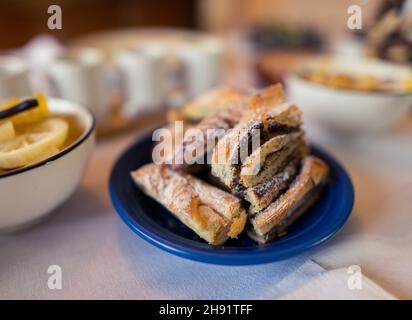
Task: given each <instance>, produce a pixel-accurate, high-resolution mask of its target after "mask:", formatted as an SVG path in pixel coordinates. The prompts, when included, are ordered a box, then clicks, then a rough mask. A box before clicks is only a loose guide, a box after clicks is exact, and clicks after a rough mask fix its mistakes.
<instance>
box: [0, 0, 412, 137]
mask: <svg viewBox="0 0 412 320" xmlns="http://www.w3.org/2000/svg"><path fill="white" fill-rule="evenodd" d="M51 5H58V6H59V7H60V8H61V11H62V17H61V18H62V21H61V22H62V28H61V29H54V30H50V29H49V27H48V19H49V18H50V16H51V15H52V13H50V12H48V8H49V6H51ZM354 6H355V8H354ZM411 8H412V5H411V1H410V0H373V1H372V0H340V1H328V0H312V1H305V0H253V1H252V0H225V1H218V0H197V1H196V0H192V1H191V0H181V1H176V2H173V3H171V2H170V1H166V0H151V1H139V0H122V1H119V0H90V1H80V0H70V1H68V0H66V1H65V0H58V1H57V0H56V1H46V0H37V1H29V0H19V1H12V0H3V1H1V3H0V17H1V19H0V53H1V54H2V56H4V55H13V56H15V57H17V58H19V59H21V60H23V62H24V64H25V65H26V66H27V74H26V75H27V78H28V79H29V80H28V81H29V82H30V83H29V84H25V85H24V86H20V87H19V88H17V86H16V85H15V86H14V87H13V88H12V89H10V90H9V91H8V92H7V90H5V93H4V94H2V98H5V97H7V95H12V93H13V92H14V93H13V94H14V95H27V94H28V93H30V92H33V91H42V92H45V93H46V94H48V95H51V96H58V97H62V98H65V99H68V100H74V101H77V102H79V103H81V104H82V105H84V106H86V107H88V108H89V109H91V110H93V111H94V113H95V114H96V115H97V117H98V122H99V128H100V129H101V130H100V132H106V133H108V134H111V133H113V132H117V131H121V130H123V129H124V130H127V129H129V128H130V127H134V126H136V125H137V126H138V125H140V124H138V122H137V121H136V119H137V118H139V117H140V116H141V115H142V114H147V113H151V114H161V113H162V114H164V113H163V111H165V109H178V108H179V107H180V106H182V105H184V104H185V103H186V102H187V101H188V100H190V99H193V98H194V97H196V96H198V95H200V94H202V93H204V92H206V91H208V90H210V89H212V88H213V87H217V86H219V85H226V86H235V87H239V88H243V89H244V88H247V90H251V88H258V87H263V86H266V85H269V84H272V83H276V82H282V83H284V84H286V88H287V89H288V93H290V96H291V98H293V100H294V101H296V102H298V103H299V104H301V107H302V108H303V109H304V111H305V114H307V115H308V116H313V117H312V118H314V119H316V120H317V122H318V123H320V124H321V125H322V126H323V127H328V129H332V130H333V129H338V130H339V131H342V132H343V131H346V132H351V131H352V130H353V129H356V130H355V131H358V129H359V127H362V128H363V127H365V125H364V123H362V122H360V123H359V124H357V125H353V126H348V125H346V124H342V123H340V122H342V121H341V120H339V121H337V120H336V119H333V117H335V118H336V117H337V116H336V115H335V116H333V115H329V114H328V112H330V110H331V108H329V107H328V106H329V105H330V104H331V102H330V101H331V99H332V100H334V101H344V102H342V104H345V106H344V108H345V110H346V109H347V111H345V114H343V115H342V114H340V113H339V112H337V114H339V117H342V116H344V119H345V120H344V121H346V122H352V121H353V119H357V117H358V116H359V115H358V114H356V115H355V114H351V115H349V113H351V112H352V111H350V110H349V108H347V107H346V104H347V103H350V104H356V105H358V106H359V105H365V104H367V103H366V102H365V101H366V100H367V99H372V98H377V96H376V95H375V96H373V97H372V96H371V94H372V92H375V93H376V92H380V91H385V92H387V91H393V90H395V91H402V90H408V91H410V88H411V87H412V84H411V82H412V80H411V79H412V76H411V72H410V69H405V68H410V66H411V63H412V23H411V21H412V18H411V17H412V14H411V12H412V9H411ZM353 10H355V11H356V10H359V12H355V11H353ZM356 13H357V14H359V17H356V19H355V20H356V23H358V26H357V27H356V28H355V29H354V30H351V28H350V27H348V24H350V22H349V20H350V19H351V15H354V14H356ZM353 21H354V20H353V19H352V23H353ZM352 29H353V28H352ZM325 55H328V56H329V58H330V57H333V58H335V57H340V58H342V57H345V59H348V58H352V62H353V63H352V62H351V63H349V64H348V62H342V61H339V62H338V63H335V62H333V63H332V62H330V61H329V62H327V63H324V62H319V61H318V62H317V63H315V64H314V63H313V59H314V58H315V59H318V60H319V58H320V57H322V56H325ZM365 58H368V59H370V58H374V59H375V60H376V61H374V63H375V64H373V65H370V64H369V63H367V64H365V63H363V59H365ZM311 59H312V63H309V62H308V61H310V60H311ZM2 61H3V64H5V65H7V64H9V65H10V61H9V60H4V59H3V60H2ZM305 62H307V63H306V66H305V67H304V68H302V67H300V66H302V65H303V64H304V63H305ZM355 62H356V63H355ZM389 62H390V63H395V64H396V65H399V66H401V65H402V66H403V68H404V69H402V70H401V69H399V66H396V67H395V69H396V70H397V71H395V69H393V68H392V67H391V66H389V65H388V64H387V63H389ZM13 63H16V61H14V62H13ZM376 63H378V64H376ZM382 63H385V65H383V64H382ZM326 65H327V69H328V70H329V69H330V70H333V72H328V73H327V72H325V66H326ZM0 66H1V61H0ZM360 66H362V67H361V68H360ZM366 66H369V67H366ZM397 67H398V68H397ZM365 68H366V69H365ZM0 69H1V68H0ZM298 69H299V72H298ZM361 69H362V70H363V69H365V70H363V71H360V70H361ZM79 70H81V71H79ZM330 70H329V71H330ZM348 70H350V71H351V72H352V73H353V74H350V73H348V72H347V71H348ZM0 71H1V70H0ZM6 73H7V72H6ZM297 73H298V74H299V79H293V78H291V76H292V75H293V74H295V75H296V74H297ZM0 74H1V72H0ZM26 75H20V78H21V79H23V78H24V77H25V76H26ZM395 75H396V76H395ZM3 78H5V76H4V77H3ZM302 79H303V80H306V81H307V82H308V83H309V84H312V85H313V84H315V83H316V84H318V85H319V84H321V85H324V86H325V87H333V88H341V89H345V90H348V89H350V90H355V91H358V93H359V92H360V91H361V92H364V93H365V96H364V97H363V99H364V101H360V100H359V99H358V100H351V99H352V98H353V96H350V93H349V96H350V97H349V96H348V94H345V96H344V97H343V99H344V100H342V99H340V96H339V95H342V94H344V92H340V93H337V94H338V96H336V95H333V94H332V96H328V94H331V92H327V94H325V93H323V92H321V93H320V95H316V96H313V93H312V92H309V95H307V94H306V92H307V91H308V86H307V84H308V83H306V84H304V85H303V87H301V83H300V82H299V81H298V80H302ZM0 80H1V79H0ZM5 81H6V80H3V82H5ZM7 81H9V80H7ZM21 81H23V80H21ZM9 82H10V81H9ZM28 87H30V90H27V88H28ZM309 87H310V85H309ZM24 88H25V89H24ZM315 88H317V87H315ZM318 89H319V88H318ZM16 90H17V91H16ZM309 91H310V90H309ZM346 93H348V92H346ZM346 98H350V99H349V100H346ZM308 100H309V101H312V103H308V102H307V101H308ZM371 101H372V100H371ZM376 103H378V104H382V105H386V107H387V108H389V107H390V104H393V103H396V104H402V107H399V109H400V110H402V112H401V111H398V112H396V115H397V116H396V117H395V116H392V117H389V118H391V119H392V118H394V119H393V120H392V121H383V120H382V119H383V118H388V117H387V113H388V112H389V109H388V110H386V113H385V112H381V113H380V114H379V115H375V117H376V120H374V121H375V123H376V125H375V126H374V127H376V128H377V127H379V126H381V127H385V128H389V127H391V126H392V125H393V124H394V123H395V120H399V118H400V114H405V113H406V109H407V107H405V106H404V105H406V104H408V103H409V101H406V99H404V100H403V101H395V102H394V101H392V100H390V99H389V98H388V97H386V101H383V100H382V99H380V100H379V101H377V102H376ZM334 104H335V102H334ZM368 104H369V107H362V108H364V109H365V110H368V108H370V105H371V102H370V103H368ZM319 106H321V107H319ZM336 109H338V110H339V109H341V107H340V106H336ZM376 110H378V108H376V107H375V108H374V110H373V111H372V112H373V113H377V111H376ZM333 112H335V110H334V109H333ZM138 116H139V117H138ZM169 116H170V113H169ZM180 116H181V115H180ZM176 117H177V118H179V115H176V113H173V115H172V118H173V119H175V118H176ZM367 118H368V119H369V118H370V113H368V116H367ZM395 118H396V119H395ZM369 122H370V121H369ZM378 122H379V123H380V124H381V125H378V124H377V123H378ZM387 122H390V123H387ZM366 127H368V125H367V126H366ZM106 129H107V130H106ZM335 131H336V130H335ZM366 131H368V130H366Z"/></svg>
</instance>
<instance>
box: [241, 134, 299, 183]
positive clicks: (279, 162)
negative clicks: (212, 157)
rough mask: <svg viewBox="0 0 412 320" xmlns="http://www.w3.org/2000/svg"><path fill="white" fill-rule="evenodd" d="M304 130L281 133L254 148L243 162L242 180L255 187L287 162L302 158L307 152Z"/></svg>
mask: <svg viewBox="0 0 412 320" xmlns="http://www.w3.org/2000/svg"><path fill="white" fill-rule="evenodd" d="M303 136H304V134H303V132H302V131H297V132H292V133H290V134H281V135H279V136H276V137H273V138H271V139H269V140H268V141H266V142H265V143H264V144H262V145H261V146H260V147H259V148H257V149H256V150H254V151H253V152H252V153H251V154H250V156H248V157H247V158H246V159H245V160H244V161H243V164H242V168H241V171H240V180H241V183H242V184H243V186H245V187H246V188H249V187H253V186H254V185H257V184H259V183H261V182H263V181H264V180H266V179H269V178H270V177H272V176H273V175H275V174H276V173H277V172H279V171H280V170H281V169H282V168H283V167H284V166H285V165H286V163H287V162H290V160H293V159H301V158H302V157H303V154H304V153H305V152H306V143H305V141H304V139H303Z"/></svg>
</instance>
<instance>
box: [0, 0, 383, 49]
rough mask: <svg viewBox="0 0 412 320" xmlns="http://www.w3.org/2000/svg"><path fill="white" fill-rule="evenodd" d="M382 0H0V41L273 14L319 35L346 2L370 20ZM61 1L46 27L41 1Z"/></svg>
mask: <svg viewBox="0 0 412 320" xmlns="http://www.w3.org/2000/svg"><path fill="white" fill-rule="evenodd" d="M382 2H383V1H382V0H369V1H368V0H340V1H328V0H312V1H305V0H225V1H219V0H197V1H196V0H180V1H175V2H173V4H172V3H171V2H170V1H167V0H151V1H141V0H121V1H119V0H89V1H81V0H56V1H47V0H37V1H30V0H19V1H14V0H2V1H1V3H0V16H1V21H0V47H1V48H2V49H7V48H15V47H19V46H22V45H24V44H25V43H26V42H27V41H29V40H30V39H31V38H32V37H33V36H35V35H38V34H42V33H46V34H47V33H49V34H52V35H53V36H54V37H56V38H57V39H59V40H61V41H67V40H70V39H73V38H75V37H77V36H79V35H82V34H84V33H87V32H92V31H97V30H106V29H114V28H115V29H119V28H125V27H136V26H139V27H142V26H151V27H153V26H169V27H181V28H190V29H199V30H208V31H213V32H222V31H226V30H228V29H233V28H243V27H247V26H253V25H255V24H260V23H264V22H271V21H273V20H276V21H279V22H288V23H295V24H299V25H305V26H311V27H316V28H317V29H318V30H319V31H320V32H322V33H323V34H324V35H325V36H328V37H333V36H337V35H340V34H342V33H345V32H347V31H348V30H347V27H346V21H347V16H348V14H347V8H348V6H349V5H352V4H359V5H361V6H362V9H363V20H364V23H365V25H370V24H371V22H372V21H373V19H374V17H375V16H376V14H377V10H378V8H380V7H381V5H382ZM52 4H57V5H59V6H61V8H62V10H63V12H64V17H63V19H64V22H63V23H64V27H63V29H62V30H59V31H55V30H49V29H48V28H47V24H46V23H45V22H46V19H47V7H48V6H49V5H52Z"/></svg>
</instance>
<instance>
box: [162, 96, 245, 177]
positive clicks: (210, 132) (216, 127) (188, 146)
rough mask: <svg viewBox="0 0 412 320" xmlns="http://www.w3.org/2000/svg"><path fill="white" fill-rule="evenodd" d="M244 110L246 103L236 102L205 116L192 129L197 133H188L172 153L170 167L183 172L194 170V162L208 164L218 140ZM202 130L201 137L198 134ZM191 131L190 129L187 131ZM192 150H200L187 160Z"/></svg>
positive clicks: (236, 121)
mask: <svg viewBox="0 0 412 320" xmlns="http://www.w3.org/2000/svg"><path fill="white" fill-rule="evenodd" d="M243 112H244V105H243V104H239V103H234V104H233V105H231V106H230V107H227V108H224V109H221V110H219V111H218V112H216V113H214V114H212V115H210V116H208V117H206V118H204V119H203V120H202V121H200V122H199V123H198V124H196V125H195V126H193V127H192V128H193V129H196V130H197V131H196V132H195V131H192V133H196V134H195V135H190V134H186V135H185V138H184V139H183V142H182V143H181V145H180V146H178V147H177V148H176V150H175V152H174V153H173V155H172V159H171V160H170V161H169V163H170V168H172V169H173V170H179V171H183V172H193V170H192V168H193V163H196V164H201V165H203V164H207V163H210V162H209V161H208V159H209V158H211V153H212V151H213V149H214V147H215V145H216V143H217V141H218V140H219V139H220V138H222V137H223V136H224V135H226V134H227V133H228V131H229V129H231V128H233V126H235V125H236V124H237V123H238V122H239V120H240V119H241V117H242V115H243ZM198 132H200V134H201V139H200V138H199V135H198V134H197V133H198ZM187 133H190V130H189V131H187ZM192 150H196V151H198V152H197V153H196V154H195V155H194V156H193V157H192V159H193V161H192V163H188V162H187V161H186V159H187V158H186V157H185V154H186V153H187V152H191V151H192ZM203 168H204V169H205V170H206V169H208V166H207V165H203Z"/></svg>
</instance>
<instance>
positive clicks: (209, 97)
mask: <svg viewBox="0 0 412 320" xmlns="http://www.w3.org/2000/svg"><path fill="white" fill-rule="evenodd" d="M249 100H250V94H248V93H247V92H245V91H242V90H239V89H235V88H230V87H224V86H222V87H218V88H215V89H213V90H211V91H208V92H206V93H204V94H202V95H200V96H199V97H197V98H195V99H193V100H191V101H189V102H188V103H187V104H185V105H184V106H183V107H181V108H180V109H178V110H171V111H169V112H168V120H169V121H175V120H183V121H185V122H187V123H191V124H196V123H199V122H200V121H201V120H202V119H204V118H206V117H208V116H211V115H212V114H214V113H216V112H220V111H222V110H226V109H229V108H232V107H234V106H236V108H237V109H239V110H244V105H245V104H247V103H248V102H249ZM239 116H241V114H239Z"/></svg>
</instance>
